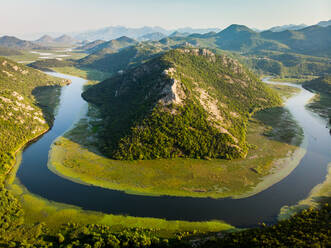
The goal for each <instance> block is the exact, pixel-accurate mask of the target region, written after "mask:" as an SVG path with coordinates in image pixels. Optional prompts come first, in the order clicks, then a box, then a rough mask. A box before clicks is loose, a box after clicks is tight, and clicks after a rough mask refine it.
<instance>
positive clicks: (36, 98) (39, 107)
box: [0, 57, 68, 175]
mask: <svg viewBox="0 0 331 248" xmlns="http://www.w3.org/2000/svg"><path fill="white" fill-rule="evenodd" d="M67 83H68V82H67V81H64V80H61V79H57V78H53V77H50V76H47V75H46V74H43V73H41V72H39V71H36V70H34V69H32V68H29V67H26V66H23V65H21V64H17V63H15V62H13V61H10V60H8V59H5V58H2V57H0V130H1V132H0V175H1V174H3V173H4V172H6V171H7V170H8V169H9V168H10V166H11V165H12V164H11V163H12V160H13V158H14V157H13V156H14V152H15V150H16V149H17V148H19V147H20V146H21V145H23V144H24V143H26V142H28V141H29V140H31V139H32V138H34V137H36V136H38V135H40V134H41V133H42V132H44V131H45V130H47V129H48V128H49V127H50V125H51V122H52V119H53V112H54V108H55V105H56V102H57V101H58V96H59V86H60V85H64V84H67ZM51 86H52V87H51Z"/></svg>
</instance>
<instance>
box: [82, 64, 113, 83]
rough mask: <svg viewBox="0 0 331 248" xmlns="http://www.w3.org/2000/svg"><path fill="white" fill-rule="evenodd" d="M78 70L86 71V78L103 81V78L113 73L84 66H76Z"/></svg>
mask: <svg viewBox="0 0 331 248" xmlns="http://www.w3.org/2000/svg"><path fill="white" fill-rule="evenodd" d="M77 68H79V69H80V70H83V71H85V72H86V79H87V80H92V81H100V82H101V81H104V80H105V79H108V78H110V77H111V76H112V75H113V74H112V73H109V72H105V71H99V70H96V69H91V68H86V67H77Z"/></svg>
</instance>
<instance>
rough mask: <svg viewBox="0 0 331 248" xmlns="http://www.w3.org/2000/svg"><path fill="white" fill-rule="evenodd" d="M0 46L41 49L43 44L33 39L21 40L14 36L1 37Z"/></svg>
mask: <svg viewBox="0 0 331 248" xmlns="http://www.w3.org/2000/svg"><path fill="white" fill-rule="evenodd" d="M0 46H2V47H9V48H15V49H41V48H43V47H42V46H40V45H38V44H35V43H33V42H31V41H26V40H21V39H18V38H16V37H14V36H2V37H0Z"/></svg>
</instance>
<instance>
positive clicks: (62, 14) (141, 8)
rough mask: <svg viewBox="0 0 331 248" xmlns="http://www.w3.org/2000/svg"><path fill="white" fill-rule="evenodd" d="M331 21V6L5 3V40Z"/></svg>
mask: <svg viewBox="0 0 331 248" xmlns="http://www.w3.org/2000/svg"><path fill="white" fill-rule="evenodd" d="M329 19H331V0H226V1H225V0H121V1H119V0H1V4H0V23H1V28H0V35H3V34H22V33H35V32H70V31H81V30H88V29H95V28H100V27H105V26H112V25H123V26H128V27H141V26H161V27H164V28H168V29H171V28H177V27H187V26H191V27H196V28H206V27H219V28H224V27H226V26H228V25H230V24H232V23H237V24H245V25H247V26H249V27H255V28H259V29H265V28H268V27H271V26H276V25H284V24H290V23H293V24H301V23H306V24H315V23H317V22H318V21H320V20H329Z"/></svg>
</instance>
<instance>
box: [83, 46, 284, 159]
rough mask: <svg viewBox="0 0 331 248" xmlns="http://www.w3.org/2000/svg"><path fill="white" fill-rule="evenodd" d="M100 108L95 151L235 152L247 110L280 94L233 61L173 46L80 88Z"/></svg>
mask: <svg viewBox="0 0 331 248" xmlns="http://www.w3.org/2000/svg"><path fill="white" fill-rule="evenodd" d="M83 97H84V99H86V100H87V101H89V102H91V103H94V104H96V105H97V106H98V107H99V108H100V110H101V111H102V114H103V117H104V127H103V131H102V132H101V138H102V139H103V140H104V144H102V150H103V152H104V153H105V154H107V155H108V156H110V157H113V158H115V159H155V158H171V157H191V158H203V157H205V158H207V157H210V158H228V159H231V158H238V157H245V155H246V153H247V144H246V138H245V135H246V123H247V118H248V116H249V114H250V113H252V112H254V111H256V110H258V109H261V108H266V107H271V106H275V105H278V104H280V99H279V97H278V96H277V95H275V94H274V93H273V92H272V91H270V90H268V89H267V88H266V87H265V86H264V85H263V84H262V83H261V82H260V81H259V80H258V79H257V78H255V77H254V76H253V75H252V74H251V73H249V72H248V71H247V70H246V69H245V68H244V67H243V66H242V65H240V64H239V63H238V62H237V61H235V60H233V59H231V58H229V57H226V56H218V55H215V54H213V53H212V52H210V51H208V50H206V49H176V50H172V51H169V52H167V53H165V54H163V55H159V56H157V57H156V58H154V59H152V60H150V61H148V62H146V63H144V64H142V65H140V66H138V67H135V68H133V69H130V70H128V71H127V72H126V73H124V74H118V75H116V76H114V77H113V78H110V79H108V80H106V81H104V82H102V83H100V84H98V85H95V86H92V87H90V88H89V89H88V90H87V91H86V92H84V93H83Z"/></svg>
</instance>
